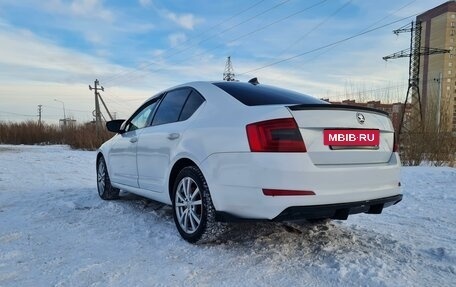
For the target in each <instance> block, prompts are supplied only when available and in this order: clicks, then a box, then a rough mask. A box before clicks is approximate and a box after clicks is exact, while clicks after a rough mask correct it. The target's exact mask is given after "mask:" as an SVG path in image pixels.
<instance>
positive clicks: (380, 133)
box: [288, 104, 394, 165]
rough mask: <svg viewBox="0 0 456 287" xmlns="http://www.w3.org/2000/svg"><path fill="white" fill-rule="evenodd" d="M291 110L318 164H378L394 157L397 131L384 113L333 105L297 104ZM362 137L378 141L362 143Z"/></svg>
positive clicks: (311, 156)
mask: <svg viewBox="0 0 456 287" xmlns="http://www.w3.org/2000/svg"><path fill="white" fill-rule="evenodd" d="M288 109H289V111H290V112H291V114H292V115H293V117H294V119H295V121H296V123H297V124H298V127H299V130H300V132H301V135H302V137H303V140H304V143H305V145H306V149H307V153H308V154H309V157H310V158H311V160H312V162H313V163H314V164H316V165H337V164H379V163H385V162H388V161H389V160H390V158H391V154H392V152H393V146H394V128H393V126H392V124H391V121H390V119H389V118H388V114H387V113H385V112H383V111H380V110H376V109H371V108H365V107H358V106H349V105H333V104H307V105H294V106H288ZM360 136H361V139H368V140H369V139H373V137H378V138H376V139H375V140H374V141H368V140H364V141H359V139H360V138H359V137H360ZM325 138H326V140H325ZM328 140H330V141H329V142H328ZM352 140H358V142H354V141H352Z"/></svg>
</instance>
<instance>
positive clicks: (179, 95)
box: [152, 89, 191, 126]
mask: <svg viewBox="0 0 456 287" xmlns="http://www.w3.org/2000/svg"><path fill="white" fill-rule="evenodd" d="M190 91H191V90H190V89H178V90H174V91H170V92H168V93H167V94H166V95H165V98H164V99H163V100H162V102H161V103H160V105H159V106H158V110H157V113H156V114H155V116H154V119H153V121H152V125H153V126H156V125H162V124H167V123H173V122H177V121H178V120H179V115H180V114H181V111H182V107H183V106H184V104H185V101H186V100H187V96H188V94H189V93H190Z"/></svg>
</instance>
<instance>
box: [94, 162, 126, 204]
mask: <svg viewBox="0 0 456 287" xmlns="http://www.w3.org/2000/svg"><path fill="white" fill-rule="evenodd" d="M97 189H98V195H99V196H100V197H101V198H102V199H104V200H113V199H118V198H119V192H120V190H119V189H118V188H115V187H113V186H112V185H111V180H110V179H109V174H108V168H107V166H106V162H105V160H104V158H103V156H100V157H99V158H98V161H97Z"/></svg>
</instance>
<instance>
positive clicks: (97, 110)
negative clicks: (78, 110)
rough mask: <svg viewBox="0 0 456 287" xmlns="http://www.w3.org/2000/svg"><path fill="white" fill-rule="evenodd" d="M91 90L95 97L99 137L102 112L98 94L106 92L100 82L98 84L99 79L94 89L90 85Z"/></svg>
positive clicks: (96, 125) (96, 124) (96, 123)
mask: <svg viewBox="0 0 456 287" xmlns="http://www.w3.org/2000/svg"><path fill="white" fill-rule="evenodd" d="M89 90H91V91H92V90H93V91H94V95H95V115H94V116H95V127H96V129H97V136H98V134H99V132H100V126H101V111H100V103H99V101H98V98H99V97H100V93H99V92H98V91H99V90H101V91H103V92H104V88H103V86H100V82H98V79H96V80H95V82H94V87H93V88H92V86H90V85H89Z"/></svg>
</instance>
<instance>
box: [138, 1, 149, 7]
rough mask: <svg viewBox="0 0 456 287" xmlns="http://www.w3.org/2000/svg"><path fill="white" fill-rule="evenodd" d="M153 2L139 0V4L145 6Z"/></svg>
mask: <svg viewBox="0 0 456 287" xmlns="http://www.w3.org/2000/svg"><path fill="white" fill-rule="evenodd" d="M151 4H152V0H139V5H141V6H143V7H147V6H150V5H151Z"/></svg>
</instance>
